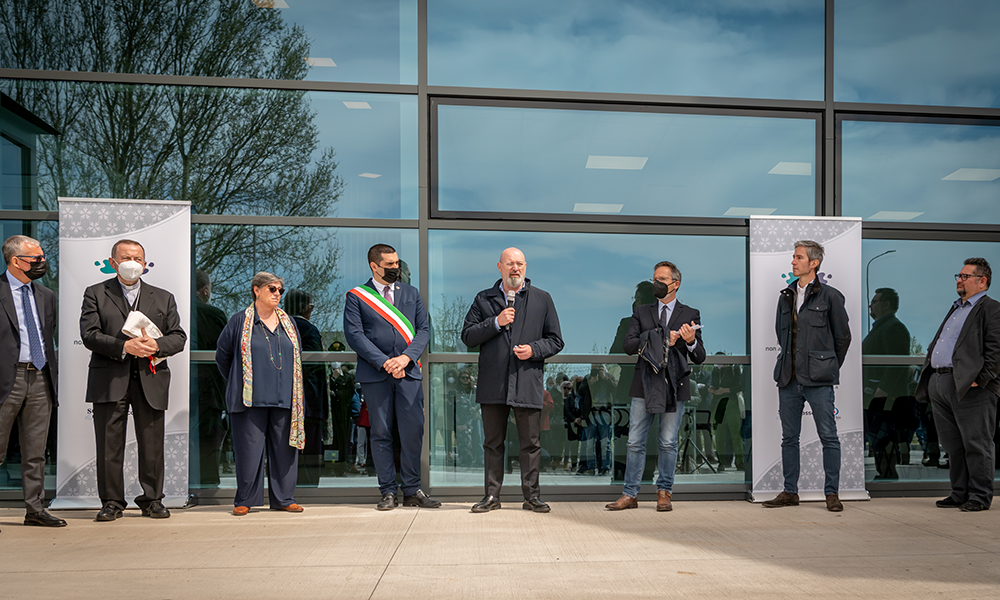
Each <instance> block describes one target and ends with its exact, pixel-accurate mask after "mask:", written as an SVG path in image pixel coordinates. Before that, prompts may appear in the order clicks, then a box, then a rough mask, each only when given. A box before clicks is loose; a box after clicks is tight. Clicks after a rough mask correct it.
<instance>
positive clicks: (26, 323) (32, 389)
mask: <svg viewBox="0 0 1000 600" xmlns="http://www.w3.org/2000/svg"><path fill="white" fill-rule="evenodd" d="M3 260H4V262H5V263H6V264H7V272H6V273H5V274H4V277H0V305H2V306H3V312H4V313H6V316H7V318H6V319H2V322H0V462H3V459H4V457H5V456H7V442H8V441H9V440H10V431H11V428H12V427H13V426H14V422H15V421H16V422H17V431H18V434H19V437H20V442H21V481H22V484H21V486H22V488H23V492H24V505H25V507H26V510H27V513H26V514H25V515H24V524H25V525H38V526H42V527H64V526H65V525H66V521H64V520H62V519H59V518H57V517H54V516H52V515H50V514H49V513H48V512H46V510H45V443H46V441H47V440H48V437H49V418H50V417H51V415H52V407H53V406H55V405H56V361H55V356H56V353H55V349H54V346H53V340H54V333H53V331H54V329H55V325H56V295H55V294H54V293H53V292H52V290H50V289H48V288H47V287H45V286H43V285H42V284H40V283H38V282H37V281H36V280H38V279H40V278H41V277H42V276H43V275H45V272H46V269H47V266H48V263H47V262H46V260H45V254H44V253H43V252H42V247H41V244H39V243H38V240H34V239H32V238H30V237H28V236H25V235H12V236H10V237H9V238H7V240H6V241H4V243H3Z"/></svg>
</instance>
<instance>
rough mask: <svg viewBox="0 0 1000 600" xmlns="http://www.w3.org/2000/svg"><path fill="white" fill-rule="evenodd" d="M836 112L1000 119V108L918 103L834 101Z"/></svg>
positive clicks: (860, 115)
mask: <svg viewBox="0 0 1000 600" xmlns="http://www.w3.org/2000/svg"><path fill="white" fill-rule="evenodd" d="M833 107H834V110H836V111H837V113H838V114H846V113H850V114H852V115H856V116H858V117H869V118H871V119H873V120H883V119H884V118H885V117H924V118H927V117H929V118H943V119H1000V108H985V107H969V106H926V105H920V104H875V103H869V102H834V104H833Z"/></svg>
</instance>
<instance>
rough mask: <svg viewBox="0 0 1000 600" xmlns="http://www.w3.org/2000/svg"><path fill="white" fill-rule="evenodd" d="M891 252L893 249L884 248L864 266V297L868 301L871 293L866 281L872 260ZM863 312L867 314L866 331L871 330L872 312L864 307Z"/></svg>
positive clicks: (867, 280)
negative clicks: (883, 250) (884, 249)
mask: <svg viewBox="0 0 1000 600" xmlns="http://www.w3.org/2000/svg"><path fill="white" fill-rule="evenodd" d="M893 252H895V250H886V251H885V252H883V253H882V254H879V255H878V256H876V257H874V258H872V259H871V260H870V261H868V264H867V265H866V266H865V299H866V300H868V302H869V303H870V302H871V295H870V294H869V291H870V289H869V285H868V283H869V277H870V275H871V268H872V262H874V260H875V259H876V258H882V257H883V256H885V255H886V254H891V253H893ZM865 313H866V314H867V315H868V331H871V330H872V312H871V310H868V309H867V308H866V309H865Z"/></svg>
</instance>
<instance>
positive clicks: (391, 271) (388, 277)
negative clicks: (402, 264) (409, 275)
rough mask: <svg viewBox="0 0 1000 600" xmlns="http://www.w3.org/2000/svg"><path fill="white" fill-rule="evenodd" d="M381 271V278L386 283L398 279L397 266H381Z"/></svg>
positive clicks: (394, 281)
mask: <svg viewBox="0 0 1000 600" xmlns="http://www.w3.org/2000/svg"><path fill="white" fill-rule="evenodd" d="M382 272H383V274H382V280H383V281H385V282H386V283H396V282H397V281H399V272H400V268H399V267H395V268H389V267H383V269H382Z"/></svg>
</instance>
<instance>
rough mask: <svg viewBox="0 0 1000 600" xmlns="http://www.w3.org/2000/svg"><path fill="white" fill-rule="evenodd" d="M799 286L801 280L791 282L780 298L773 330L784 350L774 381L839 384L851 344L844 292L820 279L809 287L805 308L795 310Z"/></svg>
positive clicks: (780, 382) (779, 358)
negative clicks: (796, 287) (841, 370)
mask: <svg viewBox="0 0 1000 600" xmlns="http://www.w3.org/2000/svg"><path fill="white" fill-rule="evenodd" d="M797 285H798V281H793V282H791V283H790V284H788V287H786V288H785V289H783V290H781V296H780V297H779V298H778V311H777V315H776V316H775V319H774V329H775V333H777V334H778V345H780V346H781V353H780V354H778V360H777V363H776V364H775V365H774V381H776V382H777V384H778V387H784V386H786V385H788V384H789V383H791V382H792V380H793V379H794V380H796V381H798V383H800V384H801V385H806V386H820V385H837V384H839V383H840V367H841V365H843V364H844V358H846V357H847V348H848V347H850V345H851V328H850V324H849V323H848V318H847V309H845V308H844V295H843V294H841V293H840V292H839V291H837V290H836V288H833V287H830V286H829V285H823V284H822V283H820V281H819V279H818V278H817V279H815V280H813V282H812V283H811V284H810V285H809V287H808V289H806V297H805V300H804V301H803V302H802V310H800V311H798V312H796V310H795V286H797Z"/></svg>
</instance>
